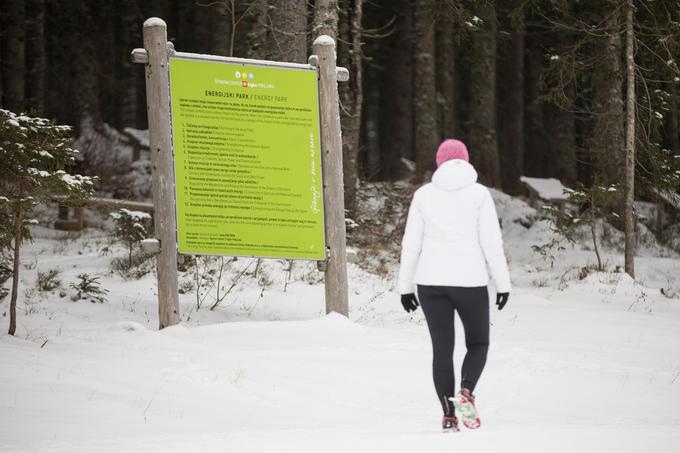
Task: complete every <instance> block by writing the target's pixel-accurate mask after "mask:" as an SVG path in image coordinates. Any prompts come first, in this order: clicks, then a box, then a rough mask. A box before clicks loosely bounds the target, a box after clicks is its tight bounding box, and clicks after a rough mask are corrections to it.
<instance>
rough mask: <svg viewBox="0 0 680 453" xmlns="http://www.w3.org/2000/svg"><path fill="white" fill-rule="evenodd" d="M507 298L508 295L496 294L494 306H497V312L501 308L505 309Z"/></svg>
mask: <svg viewBox="0 0 680 453" xmlns="http://www.w3.org/2000/svg"><path fill="white" fill-rule="evenodd" d="M509 297H510V293H498V294H496V305H498V309H499V310H502V309H503V307H505V304H507V303H508V298H509Z"/></svg>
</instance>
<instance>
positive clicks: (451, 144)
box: [437, 138, 470, 167]
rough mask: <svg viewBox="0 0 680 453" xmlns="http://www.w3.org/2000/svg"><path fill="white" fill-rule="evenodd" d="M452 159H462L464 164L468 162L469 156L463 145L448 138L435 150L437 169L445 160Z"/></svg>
mask: <svg viewBox="0 0 680 453" xmlns="http://www.w3.org/2000/svg"><path fill="white" fill-rule="evenodd" d="M453 159H462V160H464V161H465V162H469V161H470V156H469V155H468V150H467V147H466V146H465V143H463V142H461V141H460V140H455V139H452V138H449V139H446V140H444V141H443V142H442V143H441V145H439V148H438V149H437V167H439V166H440V165H441V164H443V163H444V162H446V161H447V160H453Z"/></svg>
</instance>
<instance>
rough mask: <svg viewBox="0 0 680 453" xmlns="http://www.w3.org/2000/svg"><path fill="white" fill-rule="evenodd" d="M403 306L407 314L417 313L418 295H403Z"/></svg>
mask: <svg viewBox="0 0 680 453" xmlns="http://www.w3.org/2000/svg"><path fill="white" fill-rule="evenodd" d="M401 304H402V305H403V306H404V310H406V311H407V312H411V311H416V310H417V309H418V299H416V295H415V294H413V293H410V294H402V295H401Z"/></svg>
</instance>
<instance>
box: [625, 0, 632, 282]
mask: <svg viewBox="0 0 680 453" xmlns="http://www.w3.org/2000/svg"><path fill="white" fill-rule="evenodd" d="M634 33H635V31H634V29H633V0H627V2H626V82H627V89H626V165H625V180H624V182H625V196H624V232H625V244H626V246H625V253H624V255H625V266H624V267H625V270H626V273H627V274H628V275H630V276H631V277H632V278H635V212H634V210H633V199H634V195H635V57H634V51H635V49H634V46H635V35H634Z"/></svg>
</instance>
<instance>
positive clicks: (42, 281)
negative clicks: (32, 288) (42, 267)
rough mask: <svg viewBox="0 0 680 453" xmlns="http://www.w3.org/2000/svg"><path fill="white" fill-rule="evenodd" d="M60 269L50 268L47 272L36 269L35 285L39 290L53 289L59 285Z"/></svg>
mask: <svg viewBox="0 0 680 453" xmlns="http://www.w3.org/2000/svg"><path fill="white" fill-rule="evenodd" d="M60 273H61V271H60V270H59V269H58V268H54V269H50V270H48V271H47V272H40V271H38V280H37V282H36V286H37V287H38V289H39V290H40V291H53V290H55V289H57V288H59V287H60V286H61V280H60V279H59V274H60Z"/></svg>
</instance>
